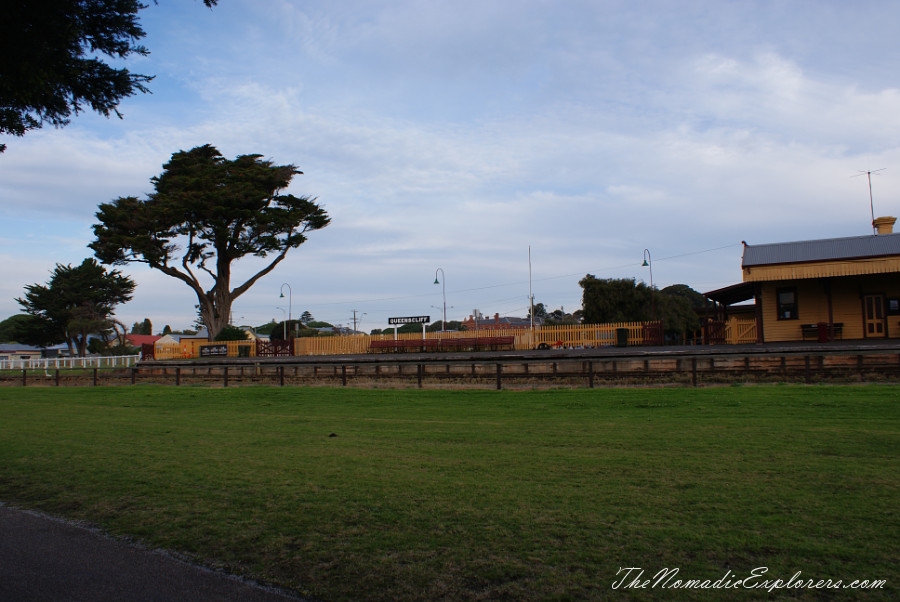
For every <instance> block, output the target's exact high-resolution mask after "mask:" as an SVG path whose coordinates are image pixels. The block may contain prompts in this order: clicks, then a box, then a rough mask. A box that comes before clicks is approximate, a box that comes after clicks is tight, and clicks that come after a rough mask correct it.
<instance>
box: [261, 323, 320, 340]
mask: <svg viewBox="0 0 900 602" xmlns="http://www.w3.org/2000/svg"><path fill="white" fill-rule="evenodd" d="M317 334H319V333H318V331H317V330H316V329H314V328H307V327H306V325H305V324H304V323H303V321H302V319H300V320H296V319H294V320H283V321H281V322H276V323H275V325H274V326H273V327H272V330H271V331H270V332H269V338H270V339H272V340H277V341H283V340H285V335H287V339H288V340H290V339H293V338H294V337H314V336H316V335H317Z"/></svg>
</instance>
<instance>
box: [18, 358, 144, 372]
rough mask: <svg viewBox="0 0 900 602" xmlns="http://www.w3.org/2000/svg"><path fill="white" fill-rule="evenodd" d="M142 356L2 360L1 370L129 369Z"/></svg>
mask: <svg viewBox="0 0 900 602" xmlns="http://www.w3.org/2000/svg"><path fill="white" fill-rule="evenodd" d="M140 358H141V356H140V355H111V356H107V357H100V356H88V357H53V358H50V357H47V358H35V359H30V360H23V359H8V360H0V370H49V369H51V368H53V369H56V368H60V369H63V368H128V367H130V366H134V365H135V364H136V363H137V362H138V360H139V359H140Z"/></svg>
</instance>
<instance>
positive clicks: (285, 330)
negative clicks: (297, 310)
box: [275, 307, 287, 341]
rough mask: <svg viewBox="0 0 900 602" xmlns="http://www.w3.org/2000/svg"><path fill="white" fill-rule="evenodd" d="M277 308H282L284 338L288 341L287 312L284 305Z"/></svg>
mask: <svg viewBox="0 0 900 602" xmlns="http://www.w3.org/2000/svg"><path fill="white" fill-rule="evenodd" d="M275 309H280V310H281V324H282V326H283V328H284V340H285V341H286V340H287V319H286V312H285V311H284V308H283V307H276V308H275Z"/></svg>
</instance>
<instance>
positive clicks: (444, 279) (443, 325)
mask: <svg viewBox="0 0 900 602" xmlns="http://www.w3.org/2000/svg"><path fill="white" fill-rule="evenodd" d="M438 272H440V273H441V279H440V280H438V275H437V273H438ZM434 283H435V284H440V285H441V288H442V289H443V293H444V313H443V318H442V319H441V332H444V331H445V330H447V277H446V276H445V275H444V269H443V268H438V269H436V270H435V271H434Z"/></svg>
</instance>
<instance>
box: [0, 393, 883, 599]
mask: <svg viewBox="0 0 900 602" xmlns="http://www.w3.org/2000/svg"><path fill="white" fill-rule="evenodd" d="M0 500H4V501H6V502H9V503H11V504H15V505H20V506H24V507H30V508H37V509H41V510H44V511H47V512H50V513H53V514H57V515H62V516H66V517H70V518H77V519H84V520H88V521H91V522H93V523H95V524H98V525H100V526H102V527H103V528H105V529H107V530H108V531H110V532H112V533H115V534H122V535H131V536H135V537H137V538H138V539H140V540H142V541H144V542H146V543H148V544H149V545H151V546H155V547H164V548H168V549H171V550H177V551H180V552H184V553H187V554H188V555H190V556H192V557H194V558H196V559H199V560H201V561H204V562H207V563H210V564H214V565H216V566H221V567H225V568H227V569H228V570H231V571H234V572H238V573H242V574H249V575H253V576H255V577H257V578H260V579H262V580H266V581H270V582H275V583H278V584H281V585H283V586H287V587H291V588H296V589H298V590H300V591H301V592H304V593H306V594H307V595H311V596H315V597H317V598H319V599H322V600H327V601H338V600H454V601H455V600H498V599H508V600H526V601H527V600H602V599H612V600H620V599H622V600H627V599H634V600H710V599H714V600H765V599H771V598H776V599H803V600H892V599H900V565H898V562H900V560H898V559H900V512H898V508H900V387H898V386H890V385H878V386H836V387H825V386H822V387H804V386H784V385H782V386H777V385H776V386H747V387H721V388H701V389H683V388H661V389H594V390H587V389H582V390H558V391H557V390H554V391H527V392H509V391H440V390H425V391H419V390H405V391H384V390H358V389H327V388H269V387H245V388H238V389H208V388H191V387H187V388H185V387H182V388H174V387H152V386H139V387H103V388H77V389H76V388H72V389H51V388H33V389H22V388H4V389H0ZM623 567H640V568H642V569H643V570H644V575H643V580H645V581H646V580H647V579H652V578H653V575H655V574H656V573H657V572H658V571H660V570H663V569H666V568H668V569H675V568H677V569H679V574H678V576H677V578H679V579H696V580H704V579H709V580H710V581H715V580H717V579H720V578H722V577H725V578H726V579H731V580H732V582H734V581H736V580H738V579H742V578H747V577H750V575H751V573H752V572H753V571H755V570H756V571H757V572H758V570H759V568H760V567H767V568H768V572H767V573H766V574H765V576H764V578H761V579H758V580H757V581H756V582H755V583H762V582H763V581H764V579H768V580H773V579H782V580H784V581H787V580H788V579H790V578H791V577H792V576H793V575H794V574H795V573H797V571H801V577H802V578H803V579H804V580H806V579H810V578H812V579H815V580H819V579H822V580H827V579H831V580H833V581H834V580H838V579H840V580H842V581H843V584H848V583H850V582H852V581H853V580H856V579H859V580H862V579H886V580H887V583H886V584H885V585H884V587H883V588H881V589H874V590H844V589H841V590H827V591H825V590H822V589H804V590H800V589H791V590H775V591H774V592H773V594H772V595H770V594H769V592H768V591H765V590H759V589H755V590H753V589H742V588H737V589H730V590H724V589H714V590H702V589H674V588H671V587H666V588H664V587H663V586H662V584H658V585H656V587H651V586H653V582H652V581H651V583H649V584H647V587H646V588H645V589H643V590H638V589H636V588H634V587H626V585H629V584H634V577H636V576H637V571H632V573H631V575H630V578H629V579H627V580H626V581H625V583H622V584H620V583H619V582H620V581H621V580H622V577H624V576H625V574H626V573H625V571H620V569H621V568H623ZM673 583H674V580H672V581H670V582H669V585H672V584H673ZM613 586H617V587H615V588H614V587H613Z"/></svg>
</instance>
